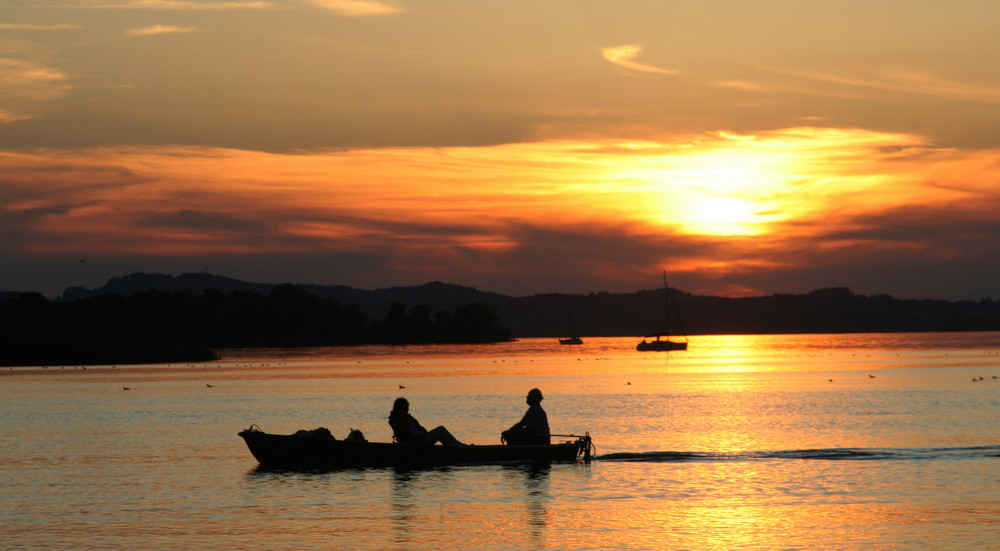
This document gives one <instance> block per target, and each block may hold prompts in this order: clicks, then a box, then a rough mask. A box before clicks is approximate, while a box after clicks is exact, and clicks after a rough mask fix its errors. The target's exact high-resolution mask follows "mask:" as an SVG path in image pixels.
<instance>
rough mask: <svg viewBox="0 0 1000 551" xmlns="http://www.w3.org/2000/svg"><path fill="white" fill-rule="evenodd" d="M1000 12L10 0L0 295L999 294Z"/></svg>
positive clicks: (656, 0) (742, 0)
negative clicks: (210, 277) (457, 289)
mask: <svg viewBox="0 0 1000 551" xmlns="http://www.w3.org/2000/svg"><path fill="white" fill-rule="evenodd" d="M998 36H1000V2H996V1H995V0H967V1H963V2H939V1H929V0H906V1H897V0H882V1H879V2H871V1H865V2H856V1H850V0H838V1H836V2H833V1H825V0H811V1H809V2H804V1H802V0H758V1H748V0H702V1H698V2H692V1H666V0H650V1H629V0H623V1H618V2H608V1H591V0H573V1H569V0H564V1H558V0H552V1H548V0H534V1H532V2H524V1H520V0H508V1H506V2H477V1H468V0H466V1H454V0H413V1H410V0H407V1H376V0H228V1H227V0H219V1H213V0H5V1H4V2H2V3H0V290H33V291H40V292H43V293H45V294H47V295H49V296H56V295H58V294H59V293H60V292H61V291H62V290H63V289H65V288H66V287H68V286H71V285H83V286H85V287H97V286H100V285H102V284H103V283H104V282H105V281H106V280H107V279H108V278H110V277H113V276H119V275H126V274H128V273H132V272H160V273H170V274H180V273H184V272H200V271H205V270H207V271H209V272H211V273H214V274H219V275H225V276H229V277H235V278H239V279H244V280H247V281H255V282H271V283H281V282H294V283H316V284H344V285H351V286H355V287H361V288H366V289H374V288H379V287H388V286H395V285H418V284H422V283H426V282H429V281H433V280H440V281H445V282H448V283H456V284H461V285H469V286H474V287H477V288H480V289H482V290H487V291H496V292H501V293H506V294H511V295H515V296H523V295H530V294H534V293H544V292H556V291H559V292H573V293H589V292H598V291H610V292H631V291H636V290H639V289H652V288H657V287H658V286H659V285H660V272H661V270H666V271H667V273H668V280H669V282H670V284H671V285H672V286H674V287H677V288H679V289H682V290H684V291H688V292H692V293H697V294H707V295H725V296H748V295H749V296H752V295H768V294H773V293H803V292H808V291H811V290H814V289H817V288H821V287H832V286H842V287H849V288H850V289H851V290H853V291H854V292H856V293H861V294H870V295H873V294H883V293H885V294H890V295H893V296H896V297H898V298H943V299H953V300H954V299H973V300H978V299H980V298H984V297H993V298H1000V56H998V55H997V44H998V43H1000V39H998V38H997V37H998Z"/></svg>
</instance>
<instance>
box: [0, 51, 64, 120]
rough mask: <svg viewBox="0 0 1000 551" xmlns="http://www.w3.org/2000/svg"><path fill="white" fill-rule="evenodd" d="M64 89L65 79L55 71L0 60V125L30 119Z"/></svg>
mask: <svg viewBox="0 0 1000 551" xmlns="http://www.w3.org/2000/svg"><path fill="white" fill-rule="evenodd" d="M68 89H69V76H68V75H66V74H65V73H64V72H62V71H60V70H58V69H53V68H50V67H45V66H43V65H40V64H38V63H33V62H30V61H24V60H20V59H10V58H0V122H13V121H16V120H23V119H29V118H33V117H34V116H36V114H37V112H38V111H39V109H40V108H41V106H42V105H44V104H47V103H49V102H51V101H54V100H56V99H58V98H59V97H61V96H62V95H63V94H64V93H65V92H66V91H67V90H68Z"/></svg>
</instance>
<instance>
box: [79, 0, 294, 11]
mask: <svg viewBox="0 0 1000 551" xmlns="http://www.w3.org/2000/svg"><path fill="white" fill-rule="evenodd" d="M69 5H70V6H72V7H74V8H93V9H119V10H124V9H140V10H141V9H146V10H261V9H275V8H277V7H278V6H276V5H275V4H274V3H273V2H267V1H260V0H245V1H240V0H236V1H221V2H217V1H213V0H207V1H199V0H115V1H110V2H108V1H105V0H87V1H83V2H70V3H69Z"/></svg>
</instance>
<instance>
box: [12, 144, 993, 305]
mask: <svg viewBox="0 0 1000 551" xmlns="http://www.w3.org/2000/svg"><path fill="white" fill-rule="evenodd" d="M998 168H1000V152H998V151H959V150H950V149H938V148H934V147H933V146H932V145H931V144H928V143H926V142H924V141H923V140H921V139H920V138H919V137H916V136H910V135H902V134H884V133H877V132H870V131H863V130H853V129H817V128H793V129H786V130H781V131H771V132H760V133H756V134H754V135H742V134H736V133H731V132H730V133H726V132H720V133H716V134H708V135H700V136H690V137H687V138H685V139H678V138H674V139H670V140H663V141H642V142H634V141H632V142H630V141H621V140H597V141H592V142H582V141H568V140H567V141H550V142H541V143H519V144H507V145H498V146H490V147H451V148H389V149H357V150H347V151H315V152H309V153H300V154H289V155H282V154H273V153H262V152H254V151H241V150H232V149H218V148H198V147H124V148H113V149H112V148H94V149H84V150H38V151H21V152H12V151H7V152H2V153H0V173H2V174H3V175H4V180H5V183H6V185H5V186H4V188H3V189H2V190H0V205H2V206H0V225H2V226H0V244H2V246H3V248H5V249H7V250H8V251H16V252H19V253H20V254H25V255H59V254H73V255H83V254H100V255H150V254H152V255H157V256H181V255H215V256H218V255H303V256H315V255H321V254H337V255H369V256H370V255H372V254H377V255H380V257H381V258H382V260H380V262H383V263H389V264H391V265H392V266H394V268H393V269H395V270H401V271H403V272H405V273H407V274H411V275H412V276H413V277H417V276H419V275H426V276H427V277H434V278H440V277H441V276H440V271H441V270H445V269H453V270H456V271H461V272H463V273H470V274H471V273H477V274H486V273H493V274H497V273H510V274H515V273H519V272H518V271H519V270H520V271H521V272H531V271H532V270H549V271H551V270H552V269H553V263H556V264H558V265H560V266H565V267H567V269H570V268H571V269H572V270H573V271H576V272H581V271H582V272H586V273H591V274H594V277H597V276H598V275H600V277H607V276H608V274H614V277H618V278H622V279H628V278H630V277H631V278H638V277H643V276H644V274H642V272H641V270H642V269H644V268H643V267H645V268H648V267H649V266H656V265H664V266H668V267H669V269H670V270H671V271H672V272H674V273H675V274H679V275H681V276H684V277H689V278H691V280H692V281H694V280H697V281H699V282H701V284H702V285H705V287H703V288H697V287H693V286H692V287H689V288H691V289H692V290H699V291H706V292H708V291H710V288H711V286H712V285H717V286H718V289H720V290H721V289H730V290H732V289H736V288H739V289H742V291H740V292H741V293H744V294H745V293H746V292H747V291H746V289H749V288H753V287H754V285H753V284H752V283H750V282H749V281H751V280H752V279H753V278H754V277H757V276H759V275H760V274H766V273H778V272H783V271H784V272H788V271H795V270H804V269H814V268H815V269H819V267H821V266H826V267H827V269H831V268H830V266H832V265H833V264H836V263H837V262H843V261H860V259H865V258H867V259H868V260H866V261H871V262H877V261H878V260H879V259H880V258H890V257H893V255H901V254H904V253H905V254H909V255H913V256H914V257H915V258H923V259H925V260H927V259H931V258H948V257H949V255H956V254H967V253H964V252H962V251H959V250H958V247H959V246H960V245H961V246H968V245H969V244H971V243H979V245H978V246H980V247H981V246H989V245H984V244H986V243H990V242H992V241H991V240H994V239H995V232H996V231H997V227H996V226H997V224H996V223H995V221H994V220H995V215H994V213H995V212H996V210H995V209H996V208H997V207H998V206H1000V192H998V191H997V190H1000V170H997V169H998ZM938 233H943V234H946V235H943V236H939V235H937V234H938ZM952 239H957V241H954V243H955V245H954V247H955V248H950V247H952V246H951V245H949V243H952V242H953V241H952ZM851 259H853V260H851ZM383 269H388V268H383ZM630 274H631V275H630ZM683 281H684V280H683V279H681V280H679V282H678V284H679V283H680V282H683ZM708 282H714V283H711V284H710V283H708ZM807 290H808V289H807Z"/></svg>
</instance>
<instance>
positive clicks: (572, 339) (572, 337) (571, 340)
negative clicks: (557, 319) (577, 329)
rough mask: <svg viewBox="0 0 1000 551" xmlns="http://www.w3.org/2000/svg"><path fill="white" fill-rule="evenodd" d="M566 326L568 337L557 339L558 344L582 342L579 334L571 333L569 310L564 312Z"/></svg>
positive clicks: (571, 325)
mask: <svg viewBox="0 0 1000 551" xmlns="http://www.w3.org/2000/svg"><path fill="white" fill-rule="evenodd" d="M566 328H567V329H568V331H567V333H568V334H569V338H568V339H559V344H583V339H581V338H580V336H579V335H574V334H573V324H572V323H570V316H569V312H567V313H566Z"/></svg>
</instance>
